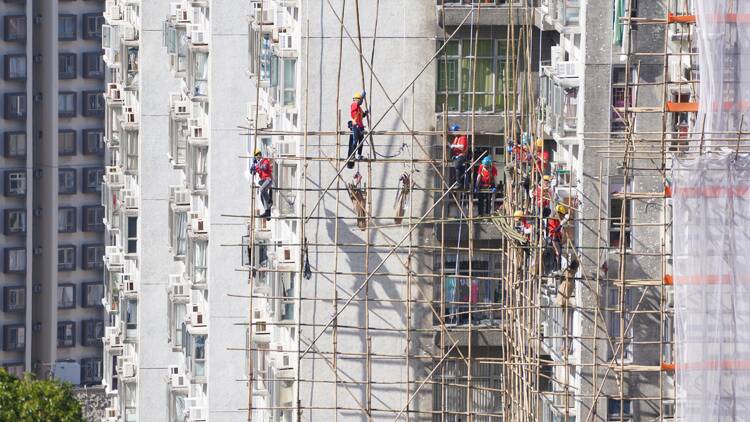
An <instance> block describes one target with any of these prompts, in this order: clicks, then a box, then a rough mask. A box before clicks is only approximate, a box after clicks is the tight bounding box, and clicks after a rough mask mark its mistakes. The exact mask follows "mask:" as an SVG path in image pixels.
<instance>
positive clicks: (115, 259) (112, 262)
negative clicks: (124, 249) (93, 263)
mask: <svg viewBox="0 0 750 422" xmlns="http://www.w3.org/2000/svg"><path fill="white" fill-rule="evenodd" d="M105 258H106V259H107V264H108V265H109V266H110V267H115V266H119V267H121V266H123V265H125V257H124V256H123V254H122V253H120V252H116V253H112V254H106V255H105Z"/></svg>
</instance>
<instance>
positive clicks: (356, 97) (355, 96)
mask: <svg viewBox="0 0 750 422" xmlns="http://www.w3.org/2000/svg"><path fill="white" fill-rule="evenodd" d="M352 99H353V100H361V99H362V93H361V92H359V91H357V92H355V93H354V95H353V96H352Z"/></svg>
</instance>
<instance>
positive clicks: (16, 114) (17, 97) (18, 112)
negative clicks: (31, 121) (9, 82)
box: [3, 93, 26, 120]
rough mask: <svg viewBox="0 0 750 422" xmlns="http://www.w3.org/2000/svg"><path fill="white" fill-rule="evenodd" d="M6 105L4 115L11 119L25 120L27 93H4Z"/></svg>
mask: <svg viewBox="0 0 750 422" xmlns="http://www.w3.org/2000/svg"><path fill="white" fill-rule="evenodd" d="M3 104H4V105H5V112H4V116H5V118H6V119H9V120H23V119H25V118H26V94H22V93H13V94H5V95H3Z"/></svg>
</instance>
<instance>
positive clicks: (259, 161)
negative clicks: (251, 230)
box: [250, 148, 273, 220]
mask: <svg viewBox="0 0 750 422" xmlns="http://www.w3.org/2000/svg"><path fill="white" fill-rule="evenodd" d="M253 155H254V158H253V165H252V166H251V167H250V173H252V174H253V175H256V174H257V175H258V178H259V179H260V181H259V182H258V183H259V185H260V187H259V188H258V192H259V194H260V201H261V203H262V204H263V208H264V210H265V211H264V212H263V214H261V215H260V217H265V219H266V220H270V219H271V206H272V205H273V195H272V191H271V189H272V186H271V185H272V184H273V163H271V160H270V159H268V157H263V154H262V153H261V151H260V148H255V152H254V154H253Z"/></svg>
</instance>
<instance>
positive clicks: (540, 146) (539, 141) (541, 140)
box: [536, 138, 544, 148]
mask: <svg viewBox="0 0 750 422" xmlns="http://www.w3.org/2000/svg"><path fill="white" fill-rule="evenodd" d="M543 146H544V139H542V138H539V139H537V140H536V147H537V148H542V147H543Z"/></svg>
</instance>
